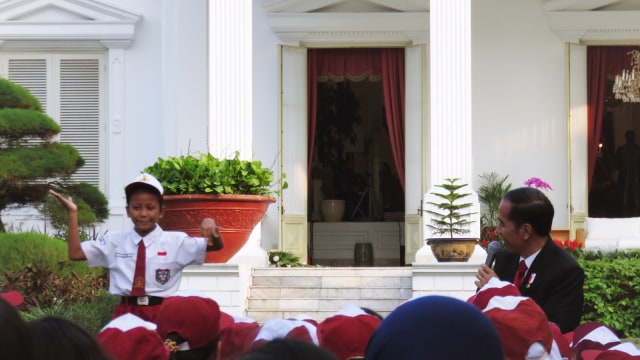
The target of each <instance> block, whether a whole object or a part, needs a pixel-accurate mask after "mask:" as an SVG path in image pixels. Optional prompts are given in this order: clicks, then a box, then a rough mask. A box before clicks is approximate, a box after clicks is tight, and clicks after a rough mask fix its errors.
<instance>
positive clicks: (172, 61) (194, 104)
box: [106, 0, 208, 230]
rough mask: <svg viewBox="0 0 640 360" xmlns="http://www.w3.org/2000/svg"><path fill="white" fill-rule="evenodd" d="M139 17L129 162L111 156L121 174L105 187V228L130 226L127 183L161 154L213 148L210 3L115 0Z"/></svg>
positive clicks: (129, 85) (130, 62)
mask: <svg viewBox="0 0 640 360" xmlns="http://www.w3.org/2000/svg"><path fill="white" fill-rule="evenodd" d="M110 3H111V5H113V6H116V7H120V8H122V9H125V10H127V11H130V12H133V13H136V14H141V15H142V19H141V20H140V22H139V23H138V24H137V27H136V35H135V39H134V41H133V43H132V44H131V46H130V47H129V48H127V49H126V52H125V62H124V64H125V65H124V66H125V69H124V71H125V82H126V84H125V98H126V100H125V108H124V109H125V110H124V114H123V124H124V126H123V129H124V130H123V131H124V133H123V136H124V146H125V158H124V159H117V158H116V159H114V158H111V159H109V166H108V167H109V168H108V169H106V170H107V171H120V172H121V173H122V176H121V179H119V180H113V181H112V183H111V184H108V188H107V191H108V192H114V193H115V194H119V195H117V196H120V198H119V200H120V201H119V202H115V203H114V202H113V201H111V202H110V204H109V205H110V208H111V213H112V214H113V215H112V217H111V218H110V220H109V223H108V226H107V228H108V229H109V230H122V229H127V228H129V227H130V226H131V222H130V221H129V219H127V218H126V216H125V215H124V201H125V200H124V192H123V191H122V189H123V187H124V185H125V184H126V183H127V182H128V181H130V180H131V179H132V178H134V177H135V176H136V175H137V174H138V173H139V172H140V171H141V170H142V169H143V168H144V167H146V166H148V165H151V164H152V163H153V162H155V160H156V159H157V158H158V157H164V156H167V155H180V154H186V153H188V152H189V151H191V152H197V151H207V131H206V129H207V127H208V125H207V124H208V114H207V109H208V104H207V102H208V101H207V96H208V95H207V94H208V92H207V41H206V40H207V11H206V8H207V1H206V0H190V1H189V5H190V6H184V3H182V5H181V3H180V1H179V0H167V1H161V2H158V1H155V0H139V1H134V2H132V1H128V0H111V1H110Z"/></svg>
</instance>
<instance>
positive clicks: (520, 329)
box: [472, 278, 559, 359]
mask: <svg viewBox="0 0 640 360" xmlns="http://www.w3.org/2000/svg"><path fill="white" fill-rule="evenodd" d="M519 295H520V293H519V291H518V289H517V288H516V287H515V285H513V284H512V283H509V282H506V281H500V280H498V279H497V278H492V279H490V280H489V282H488V283H487V284H486V285H485V286H483V287H482V288H481V289H480V291H479V292H478V293H477V294H476V296H475V298H474V299H473V300H472V303H473V304H474V305H476V306H478V307H479V308H480V309H481V310H482V311H483V312H484V313H485V315H487V317H489V319H490V320H491V322H492V323H493V325H494V326H495V327H496V329H497V330H498V333H499V334H500V338H501V339H502V348H503V350H504V355H505V357H506V358H508V359H524V358H525V357H526V356H527V354H528V353H529V350H530V348H532V346H533V345H534V344H536V343H539V344H542V349H539V350H541V351H542V352H544V351H546V352H547V353H548V354H551V353H552V347H553V341H554V340H553V332H552V330H551V327H550V326H549V320H548V319H547V315H546V314H545V313H544V311H543V310H542V308H541V307H540V306H539V305H538V304H536V302H535V301H533V299H531V298H528V297H524V296H519ZM557 351H558V352H559V350H557ZM558 355H559V354H558Z"/></svg>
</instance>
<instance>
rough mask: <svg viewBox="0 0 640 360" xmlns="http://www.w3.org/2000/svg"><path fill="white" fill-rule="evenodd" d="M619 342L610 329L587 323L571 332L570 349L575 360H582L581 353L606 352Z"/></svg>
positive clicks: (595, 323) (598, 324)
mask: <svg viewBox="0 0 640 360" xmlns="http://www.w3.org/2000/svg"><path fill="white" fill-rule="evenodd" d="M621 342H622V341H621V340H620V338H619V337H618V335H616V333H615V332H614V331H613V330H612V329H611V328H610V327H608V326H606V325H604V324H602V323H599V322H588V323H584V324H581V325H579V326H578V327H577V328H576V329H575V330H574V331H573V341H572V344H571V348H572V350H573V353H574V355H575V359H576V360H583V358H582V353H583V352H584V351H585V350H607V349H609V348H611V347H614V346H616V345H619V344H620V343H621Z"/></svg>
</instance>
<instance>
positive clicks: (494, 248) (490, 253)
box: [484, 240, 502, 267]
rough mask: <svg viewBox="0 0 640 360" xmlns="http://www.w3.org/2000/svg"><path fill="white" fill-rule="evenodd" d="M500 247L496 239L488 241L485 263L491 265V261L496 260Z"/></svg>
mask: <svg viewBox="0 0 640 360" xmlns="http://www.w3.org/2000/svg"><path fill="white" fill-rule="evenodd" d="M501 248H502V246H500V243H499V242H497V241H496V240H493V241H492V242H490V243H489V246H487V259H486V260H485V261H484V263H485V265H487V266H488V267H492V266H493V262H494V261H495V260H496V256H497V255H498V252H499V251H500V249H501Z"/></svg>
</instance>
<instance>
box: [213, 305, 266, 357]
mask: <svg viewBox="0 0 640 360" xmlns="http://www.w3.org/2000/svg"><path fill="white" fill-rule="evenodd" d="M231 317H232V318H233V323H232V324H231V325H229V326H228V327H227V328H226V329H224V330H223V331H222V339H221V340H220V358H221V359H226V360H237V359H239V358H240V357H241V356H242V355H243V354H244V353H245V352H247V351H249V349H251V345H252V344H253V340H254V339H255V338H256V336H257V335H258V332H259V331H260V324H259V323H258V322H257V321H255V320H254V319H251V318H248V317H244V316H238V315H231Z"/></svg>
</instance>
